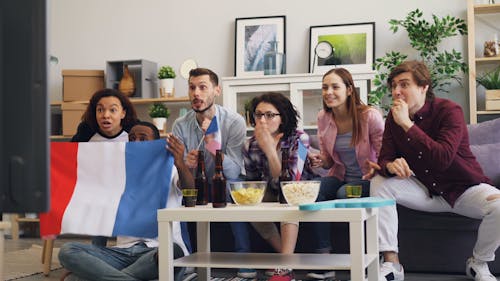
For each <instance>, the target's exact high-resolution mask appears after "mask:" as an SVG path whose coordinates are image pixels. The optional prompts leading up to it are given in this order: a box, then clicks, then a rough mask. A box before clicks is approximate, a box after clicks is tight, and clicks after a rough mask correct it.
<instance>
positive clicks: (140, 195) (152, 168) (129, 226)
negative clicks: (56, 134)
mask: <svg viewBox="0 0 500 281" xmlns="http://www.w3.org/2000/svg"><path fill="white" fill-rule="evenodd" d="M165 145H166V141H165V140H155V141H145V142H128V143H126V142H87V143H76V142H52V143H51V152H50V166H51V167H50V168H51V169H50V184H51V191H50V193H51V198H50V199H51V203H50V205H51V206H50V210H49V212H47V213H43V214H40V234H41V236H42V237H44V236H49V235H58V234H64V233H73V234H85V235H100V236H118V235H123V236H134V237H144V238H154V237H157V236H158V224H157V210H158V209H161V208H165V207H166V202H167V196H168V194H169V188H170V180H171V177H172V169H173V168H174V165H173V162H174V161H173V156H172V154H171V153H170V152H168V151H167V150H166V149H165Z"/></svg>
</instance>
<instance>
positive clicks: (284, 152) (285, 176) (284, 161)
mask: <svg viewBox="0 0 500 281" xmlns="http://www.w3.org/2000/svg"><path fill="white" fill-rule="evenodd" d="M288 156H289V155H288V148H286V147H282V148H281V174H280V186H279V190H280V192H279V194H278V200H279V201H280V203H281V204H286V203H287V202H286V199H285V196H284V195H283V189H282V188H281V182H283V181H291V180H292V174H290V170H289V166H288Z"/></svg>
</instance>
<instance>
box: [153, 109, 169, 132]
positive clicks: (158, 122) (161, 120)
mask: <svg viewBox="0 0 500 281" xmlns="http://www.w3.org/2000/svg"><path fill="white" fill-rule="evenodd" d="M169 116H170V110H169V109H168V108H167V107H166V106H165V105H164V104H163V103H154V104H153V105H151V107H150V108H149V117H151V118H152V119H153V123H154V124H155V126H156V128H158V130H160V131H162V132H163V131H165V125H166V124H167V119H168V117H169Z"/></svg>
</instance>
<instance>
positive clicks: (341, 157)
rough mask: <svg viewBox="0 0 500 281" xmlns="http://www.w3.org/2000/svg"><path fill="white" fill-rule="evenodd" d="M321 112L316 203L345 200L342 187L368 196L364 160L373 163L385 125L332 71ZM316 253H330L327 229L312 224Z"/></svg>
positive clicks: (341, 72) (348, 80)
mask: <svg viewBox="0 0 500 281" xmlns="http://www.w3.org/2000/svg"><path fill="white" fill-rule="evenodd" d="M322 95H323V109H322V110H321V111H320V112H319V113H318V138H319V145H320V153H310V154H309V159H310V161H311V165H312V166H313V167H322V168H324V169H329V171H328V176H326V177H324V178H322V179H321V186H320V192H319V195H318V199H317V201H326V200H332V199H335V198H345V197H346V195H345V187H344V186H345V185H346V184H347V183H349V184H356V185H361V186H362V196H365V197H366V196H369V188H370V182H369V181H368V180H364V178H365V177H364V176H365V175H367V174H369V173H373V172H374V171H372V170H370V168H369V166H368V164H367V160H370V161H373V162H376V159H377V158H378V155H379V152H380V147H381V145H382V135H383V131H384V121H383V119H382V115H381V114H380V112H379V111H378V110H377V109H374V108H371V107H369V106H367V105H365V104H363V102H362V101H361V99H360V97H359V93H358V91H357V90H356V87H355V86H354V82H353V79H352V76H351V73H349V71H347V70H346V69H344V68H334V69H331V70H330V71H328V72H327V73H325V75H323V83H322ZM314 226H315V234H316V235H317V239H315V241H318V246H317V247H316V248H317V249H319V250H318V252H321V253H329V252H330V250H331V235H330V225H329V224H328V223H314ZM308 277H309V278H316V279H324V278H328V277H331V276H330V273H329V272H327V273H314V272H313V273H309V274H308Z"/></svg>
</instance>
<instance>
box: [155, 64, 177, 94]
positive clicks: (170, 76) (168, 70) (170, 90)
mask: <svg viewBox="0 0 500 281" xmlns="http://www.w3.org/2000/svg"><path fill="white" fill-rule="evenodd" d="M175 76H176V75H175V71H174V69H173V68H172V67H171V66H169V65H164V66H162V67H160V70H158V79H159V80H160V97H162V98H164V97H173V96H174V81H175V80H174V78H175Z"/></svg>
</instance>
